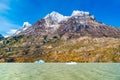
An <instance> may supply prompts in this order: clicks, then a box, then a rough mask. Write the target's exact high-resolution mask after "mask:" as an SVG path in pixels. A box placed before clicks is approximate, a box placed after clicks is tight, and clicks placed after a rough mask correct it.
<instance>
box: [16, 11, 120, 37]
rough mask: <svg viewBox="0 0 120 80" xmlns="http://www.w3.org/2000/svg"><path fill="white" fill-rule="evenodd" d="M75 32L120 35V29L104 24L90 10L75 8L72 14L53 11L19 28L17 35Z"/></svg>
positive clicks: (97, 35)
mask: <svg viewBox="0 0 120 80" xmlns="http://www.w3.org/2000/svg"><path fill="white" fill-rule="evenodd" d="M71 33H73V34H75V35H77V36H78V37H80V36H94V37H120V29H117V28H115V27H113V26H109V25H106V24H103V23H101V22H99V21H97V20H96V19H95V17H94V16H93V15H91V14H90V13H89V12H84V11H78V10H75V11H73V12H72V14H71V15H70V16H63V15H62V14H60V13H58V12H55V11H53V12H52V13H50V14H48V15H46V16H45V17H44V18H43V19H40V20H38V21H37V22H36V23H35V24H33V25H32V26H29V27H24V28H22V30H19V31H18V33H17V35H34V36H39V35H44V34H58V35H61V34H62V35H64V34H71Z"/></svg>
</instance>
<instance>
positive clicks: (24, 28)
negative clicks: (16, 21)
mask: <svg viewBox="0 0 120 80" xmlns="http://www.w3.org/2000/svg"><path fill="white" fill-rule="evenodd" d="M30 26H31V24H30V23H29V22H24V23H23V26H22V28H21V29H19V30H18V31H16V33H15V34H14V35H18V34H19V33H21V32H23V31H25V30H26V29H28V28H29V27H30Z"/></svg>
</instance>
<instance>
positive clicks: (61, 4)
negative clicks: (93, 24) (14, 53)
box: [0, 0, 120, 36]
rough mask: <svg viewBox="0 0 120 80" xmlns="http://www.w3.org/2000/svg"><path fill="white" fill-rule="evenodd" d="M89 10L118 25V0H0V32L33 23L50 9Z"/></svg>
mask: <svg viewBox="0 0 120 80" xmlns="http://www.w3.org/2000/svg"><path fill="white" fill-rule="evenodd" d="M73 10H82V11H89V12H90V13H91V14H93V15H94V16H95V17H96V19H97V20H98V21H101V22H104V23H106V24H109V25H113V26H116V27H119V26H120V0H0V34H3V35H4V36H8V35H12V34H13V33H14V32H15V31H16V30H17V29H19V28H21V27H22V24H23V22H29V23H31V24H33V23H34V22H36V21H37V20H38V19H40V18H43V17H44V16H45V15H47V14H48V13H50V12H52V11H57V12H59V13H61V14H63V15H65V16H69V15H71V13H72V11H73Z"/></svg>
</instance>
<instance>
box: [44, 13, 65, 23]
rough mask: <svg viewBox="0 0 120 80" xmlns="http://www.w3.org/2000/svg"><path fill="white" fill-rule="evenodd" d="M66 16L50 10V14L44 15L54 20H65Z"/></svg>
mask: <svg viewBox="0 0 120 80" xmlns="http://www.w3.org/2000/svg"><path fill="white" fill-rule="evenodd" d="M66 18H67V17H66V16H63V15H62V14H60V13H58V12H55V11H52V12H51V13H50V14H48V15H46V16H45V19H50V20H52V21H54V22H58V23H59V22H61V21H62V20H65V19H66Z"/></svg>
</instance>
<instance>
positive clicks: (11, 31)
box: [7, 29, 17, 35]
mask: <svg viewBox="0 0 120 80" xmlns="http://www.w3.org/2000/svg"><path fill="white" fill-rule="evenodd" d="M16 31H17V29H11V30H10V31H8V32H7V34H10V35H12V34H14V33H15V32H16Z"/></svg>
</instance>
